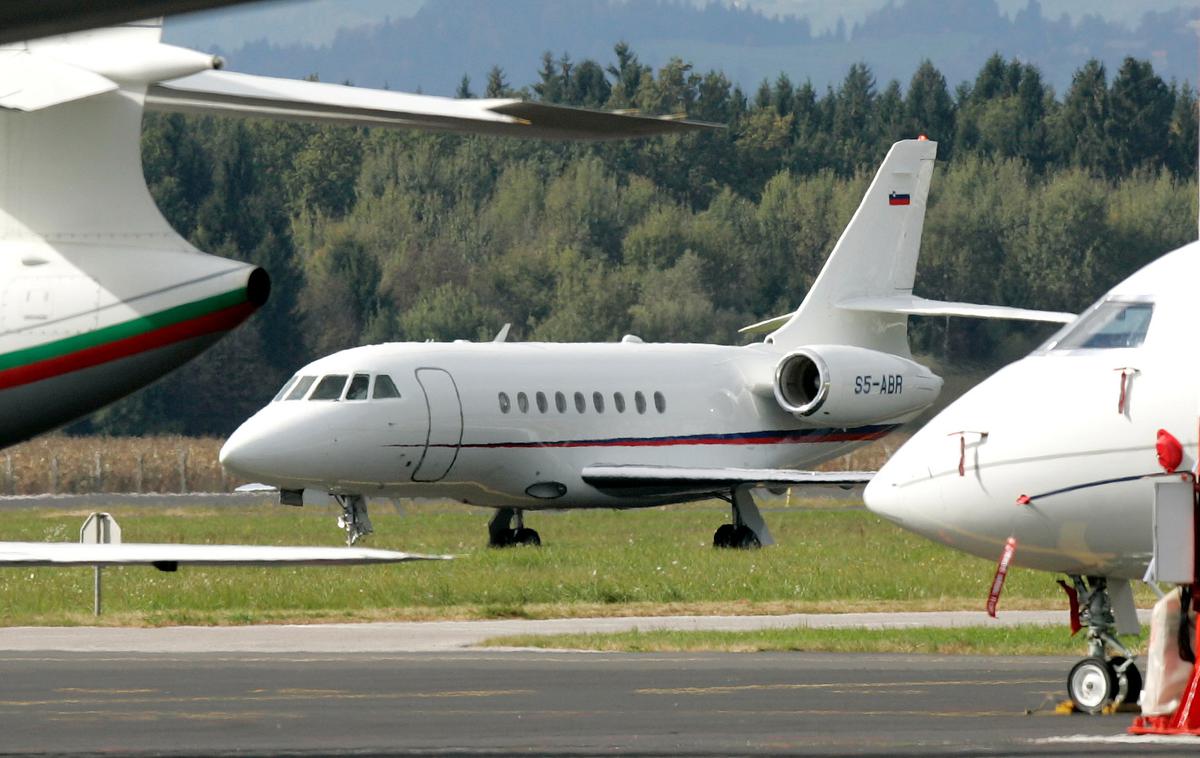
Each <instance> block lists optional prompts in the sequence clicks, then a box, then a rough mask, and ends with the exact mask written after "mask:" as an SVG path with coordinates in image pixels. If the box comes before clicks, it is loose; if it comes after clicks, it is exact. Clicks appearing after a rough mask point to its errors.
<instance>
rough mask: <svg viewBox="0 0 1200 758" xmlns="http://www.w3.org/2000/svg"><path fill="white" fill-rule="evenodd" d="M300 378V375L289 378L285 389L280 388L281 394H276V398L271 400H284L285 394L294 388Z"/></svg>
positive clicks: (284, 386)
mask: <svg viewBox="0 0 1200 758" xmlns="http://www.w3.org/2000/svg"><path fill="white" fill-rule="evenodd" d="M299 378H300V377H299V376H293V377H292V378H291V379H288V380H287V384H285V385H283V389H281V390H279V394H277V395H275V399H274V400H272V401H271V402H272V403H278V402H279V401H280V400H282V399H283V398H284V396H285V395H287V393H288V390H290V389H291V388H292V385H293V384H295V383H296V380H297V379H299Z"/></svg>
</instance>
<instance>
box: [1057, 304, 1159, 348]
mask: <svg viewBox="0 0 1200 758" xmlns="http://www.w3.org/2000/svg"><path fill="white" fill-rule="evenodd" d="M1153 315H1154V303H1146V302H1138V303H1130V302H1118V301H1108V302H1104V303H1101V304H1100V305H1098V306H1096V308H1094V309H1093V310H1092V311H1091V312H1090V313H1087V314H1085V315H1084V316H1083V317H1082V318H1081V319H1079V322H1078V323H1076V324H1074V325H1073V326H1071V327H1070V328H1069V329H1068V330H1067V331H1066V332H1065V333H1064V334H1063V335H1062V337H1060V338H1058V339H1057V340H1056V341H1055V342H1054V344H1052V345H1051V346H1050V349H1052V350H1080V349H1104V348H1114V347H1138V346H1139V345H1141V344H1142V342H1144V341H1145V339H1146V331H1147V330H1148V329H1149V328H1150V317H1151V316H1153Z"/></svg>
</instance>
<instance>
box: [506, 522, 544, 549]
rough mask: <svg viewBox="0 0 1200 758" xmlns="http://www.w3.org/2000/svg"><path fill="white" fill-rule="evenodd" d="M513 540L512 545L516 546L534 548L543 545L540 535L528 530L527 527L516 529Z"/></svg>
mask: <svg viewBox="0 0 1200 758" xmlns="http://www.w3.org/2000/svg"><path fill="white" fill-rule="evenodd" d="M512 539H513V541H512V544H514V545H533V546H534V547H540V546H541V544H542V538H541V537H540V536H539V535H538V533H537V532H536V531H535V530H533V529H526V528H525V527H521V528H520V529H514V530H513V536H512Z"/></svg>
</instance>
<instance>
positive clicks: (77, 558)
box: [0, 542, 450, 571]
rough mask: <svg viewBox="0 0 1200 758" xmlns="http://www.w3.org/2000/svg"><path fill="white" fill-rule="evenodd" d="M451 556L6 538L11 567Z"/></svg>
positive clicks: (0, 555)
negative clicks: (13, 540)
mask: <svg viewBox="0 0 1200 758" xmlns="http://www.w3.org/2000/svg"><path fill="white" fill-rule="evenodd" d="M449 558H450V556H448V555H418V554H415V553H400V552H396V551H393V550H373V549H369V548H355V547H281V546H276V545H173V544H161V545H155V544H137V543H120V544H99V545H89V544H83V543H79V542H0V568H2V567H5V566H116V565H129V564H142V565H148V566H154V567H156V568H159V569H162V570H164V571H174V570H175V568H176V567H178V566H180V565H182V564H188V565H193V566H284V565H289V566H295V565H301V566H318V565H332V564H349V565H356V564H366V563H403V562H406V561H422V560H448V559H449Z"/></svg>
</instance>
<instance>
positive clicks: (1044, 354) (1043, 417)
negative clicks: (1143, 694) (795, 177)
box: [865, 243, 1200, 712]
mask: <svg viewBox="0 0 1200 758" xmlns="http://www.w3.org/2000/svg"><path fill="white" fill-rule="evenodd" d="M1197 277H1200V244H1198V243H1192V244H1189V245H1187V246H1185V247H1182V248H1180V249H1178V250H1176V251H1174V252H1172V253H1168V254H1167V255H1165V256H1163V257H1162V258H1160V259H1158V260H1156V261H1155V262H1153V263H1151V264H1149V265H1148V266H1146V267H1145V268H1143V269H1141V270H1140V271H1138V272H1137V273H1135V274H1134V275H1133V276H1131V277H1129V278H1128V279H1126V280H1125V281H1123V282H1121V283H1120V284H1118V285H1117V286H1116V287H1114V288H1113V289H1112V291H1110V292H1109V293H1108V294H1106V295H1105V296H1104V297H1103V298H1101V299H1100V300H1099V301H1098V302H1097V303H1096V304H1095V305H1093V306H1092V307H1091V308H1090V309H1089V310H1087V311H1086V312H1084V313H1083V314H1082V315H1081V316H1080V317H1079V319H1078V320H1077V321H1075V322H1074V323H1072V324H1071V325H1069V326H1067V327H1065V328H1064V329H1063V330H1062V331H1061V332H1059V333H1058V334H1057V335H1055V336H1054V337H1053V338H1051V339H1050V340H1049V341H1048V342H1047V343H1046V344H1045V345H1043V346H1042V347H1041V348H1039V349H1038V350H1036V351H1034V352H1033V353H1032V354H1031V355H1029V356H1028V357H1026V358H1024V359H1022V360H1020V361H1017V362H1016V363H1013V364H1012V365H1010V366H1008V367H1006V368H1004V369H1002V370H1001V371H999V372H997V373H996V374H995V375H994V376H992V377H991V378H989V379H987V380H986V381H984V382H983V383H981V384H980V385H978V386H977V387H975V388H974V389H972V390H971V391H970V392H968V393H967V394H965V395H964V396H963V397H961V398H960V399H959V400H957V401H956V402H955V403H953V404H951V405H950V406H949V407H948V408H946V409H945V410H944V411H942V412H941V413H940V414H938V415H937V416H936V417H935V418H934V419H933V420H932V421H930V422H929V423H928V424H926V425H925V427H924V428H922V429H921V430H920V431H919V432H917V433H916V434H915V435H914V436H913V437H912V439H910V440H909V441H908V442H907V443H906V444H905V445H904V446H903V447H901V448H900V450H899V451H898V452H896V454H895V455H894V456H892V458H891V460H890V461H888V463H887V464H886V465H885V466H884V467H883V468H882V469H881V470H880V471H879V473H878V474H877V475H876V476H875V478H874V480H873V481H872V482H871V483H870V485H868V487H867V489H866V492H865V499H866V502H867V505H868V507H870V508H871V510H873V511H875V512H877V513H879V514H881V515H883V516H885V517H886V518H888V519H891V520H892V521H894V522H896V523H897V524H899V525H900V526H902V527H904V528H906V529H911V530H913V531H915V532H918V533H920V534H923V535H925V536H927V537H929V538H930V539H933V540H936V541H938V542H941V543H944V544H946V545H950V546H951V547H955V548H958V549H960V550H964V551H966V552H969V553H973V554H975V555H979V556H983V557H987V558H997V557H1000V556H1003V560H1002V563H1003V564H1004V565H1005V566H1007V565H1008V564H1009V563H1011V564H1012V565H1019V566H1028V567H1030V568H1034V569H1040V570H1043V571H1051V572H1055V573H1060V574H1065V575H1067V577H1068V578H1069V581H1070V585H1067V584H1065V583H1064V588H1065V589H1068V594H1069V595H1071V604H1072V610H1073V611H1074V617H1073V623H1074V624H1075V628H1076V629H1078V628H1079V627H1078V624H1079V623H1080V615H1081V614H1082V623H1083V624H1086V626H1087V630H1088V635H1087V641H1088V649H1089V653H1090V655H1089V657H1088V658H1086V659H1084V660H1082V661H1080V662H1079V663H1078V664H1077V665H1076V666H1075V667H1074V668H1073V669H1072V671H1071V674H1070V676H1069V678H1068V691H1069V693H1070V695H1071V698H1072V699H1073V700H1074V701H1075V703H1076V705H1077V706H1079V707H1080V708H1081V709H1083V710H1086V711H1091V712H1095V711H1099V710H1101V709H1103V708H1104V707H1105V706H1107V705H1108V704H1109V703H1110V702H1112V701H1114V700H1125V701H1128V702H1135V701H1136V699H1137V692H1138V690H1140V687H1141V678H1140V675H1139V674H1138V671H1137V669H1136V667H1134V666H1133V664H1132V655H1130V653H1129V651H1128V650H1126V649H1125V648H1124V647H1123V646H1122V645H1121V644H1120V642H1119V641H1118V639H1117V636H1118V635H1119V634H1129V633H1135V632H1137V630H1138V621H1137V616H1136V612H1135V608H1134V602H1133V594H1132V590H1131V588H1130V580H1140V579H1143V578H1147V577H1148V578H1152V579H1153V578H1158V579H1170V580H1178V578H1174V579H1173V578H1172V577H1170V576H1168V575H1167V574H1166V573H1164V571H1163V569H1164V567H1163V566H1162V565H1159V566H1158V567H1157V570H1152V571H1150V572H1149V573H1148V568H1149V566H1150V564H1151V562H1152V556H1153V554H1154V553H1153V545H1154V538H1153V535H1154V529H1153V528H1152V527H1153V526H1154V524H1155V522H1156V519H1157V520H1158V522H1159V536H1160V537H1164V538H1167V537H1170V536H1171V535H1170V534H1169V533H1168V532H1169V531H1171V530H1170V529H1168V530H1166V531H1164V529H1163V527H1164V526H1165V525H1166V523H1167V522H1164V521H1162V519H1163V518H1164V517H1165V516H1164V514H1165V513H1167V510H1164V506H1168V505H1169V503H1171V502H1175V503H1176V504H1177V505H1178V506H1179V510H1180V512H1181V513H1183V515H1184V516H1186V517H1187V518H1186V519H1185V520H1184V521H1183V522H1180V523H1181V524H1182V526H1181V527H1180V528H1179V529H1174V531H1175V532H1176V534H1175V535H1174V536H1176V537H1178V538H1180V539H1181V540H1182V541H1181V542H1180V543H1179V545H1178V549H1177V550H1174V551H1170V554H1169V555H1168V556H1167V558H1169V559H1171V560H1172V561H1173V562H1174V561H1175V560H1176V559H1185V560H1187V561H1190V560H1191V559H1192V554H1191V553H1192V550H1193V546H1192V540H1191V521H1190V516H1191V510H1192V501H1193V494H1192V476H1191V474H1190V473H1189V474H1186V475H1184V476H1183V479H1184V481H1182V482H1181V481H1179V480H1180V475H1178V474H1168V473H1167V470H1166V469H1170V470H1172V471H1188V470H1189V469H1194V468H1195V465H1196V431H1197V428H1196V425H1197V416H1198V413H1200V403H1198V401H1200V392H1198V389H1197V384H1196V382H1195V377H1196V375H1197V372H1198V369H1200V357H1198V355H1197V353H1196V352H1194V351H1193V350H1192V349H1191V341H1192V339H1193V338H1194V334H1193V333H1194V332H1195V325H1196V324H1197V323H1198V319H1200V300H1197V298H1196V292H1195V282H1196V281H1197ZM1160 430H1165V432H1166V434H1162V433H1160ZM1160 457H1161V460H1162V461H1163V463H1162V465H1161V466H1160V463H1159V462H1158V461H1159V459H1160ZM1156 501H1157V502H1158V508H1157V509H1156ZM1010 540H1011V541H1010ZM1156 560H1158V561H1160V562H1161V561H1162V560H1163V557H1162V556H1160V557H1159V558H1157V559H1156ZM1189 566H1190V564H1189ZM1193 570H1194V569H1191V568H1187V569H1184V571H1183V573H1184V574H1185V576H1184V577H1182V579H1185V580H1189V581H1184V582H1183V583H1190V577H1191V575H1192V574H1191V573H1190V572H1191V571H1193ZM1177 573H1178V572H1177ZM1000 574H1002V572H998V578H999V576H1000ZM999 588H1000V583H999V582H997V583H995V584H994V589H993V595H992V597H991V598H990V599H989V606H990V610H992V611H993V612H994V606H995V602H996V600H997V594H998V591H999ZM1072 593H1073V594H1072ZM1110 652H1113V653H1116V655H1115V656H1114V657H1111V658H1109V657H1108V655H1109V653H1110Z"/></svg>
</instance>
